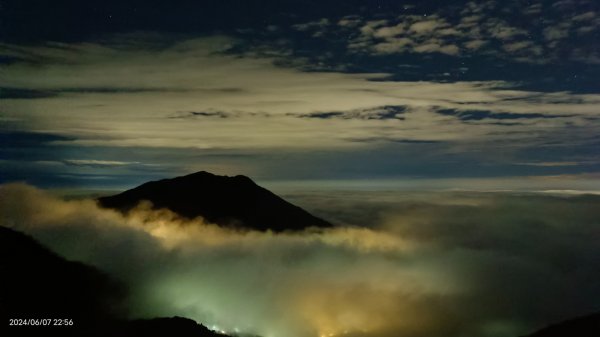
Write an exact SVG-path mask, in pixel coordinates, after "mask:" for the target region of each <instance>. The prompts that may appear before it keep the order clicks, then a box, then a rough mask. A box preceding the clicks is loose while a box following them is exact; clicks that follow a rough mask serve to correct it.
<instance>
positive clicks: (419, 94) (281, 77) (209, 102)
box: [0, 19, 600, 160]
mask: <svg viewBox="0 0 600 337" xmlns="http://www.w3.org/2000/svg"><path fill="white" fill-rule="evenodd" d="M428 20H433V19H428ZM427 22H429V21H427ZM379 24H382V23H381V22H380V23H378V24H377V25H379ZM377 25H374V24H373V26H374V27H378V26H377ZM421 26H422V25H421ZM421 26H417V27H415V28H413V29H416V30H418V31H420V32H422V31H424V30H425V31H426V30H427V29H426V28H427V27H429V24H428V25H425V26H423V27H421ZM436 27H437V26H436ZM373 29H376V28H373ZM373 34H374V33H373ZM386 34H387V33H386ZM136 36H137V37H139V36H141V37H144V35H143V34H138V35H131V36H125V37H119V38H115V39H114V40H113V41H112V42H108V43H104V44H97V43H80V44H58V43H49V44H47V45H44V46H37V47H31V46H29V47H25V46H16V45H4V46H3V55H5V56H11V57H16V58H17V61H15V62H13V63H11V64H5V65H3V66H2V72H3V74H4V75H5V76H3V77H2V80H1V81H0V86H2V87H7V88H12V89H11V90H28V91H32V92H33V91H39V92H42V93H43V92H52V93H53V95H52V96H49V97H45V96H43V95H40V96H39V97H38V96H36V97H35V98H29V99H24V98H13V99H11V98H8V99H5V100H4V102H3V111H2V112H1V114H2V118H3V119H5V120H7V121H9V122H7V123H6V124H5V125H4V126H3V127H4V128H9V130H10V129H14V128H20V129H23V130H26V131H29V132H38V133H45V134H56V135H58V136H61V137H69V140H67V141H57V142H56V143H60V144H73V145H81V146H109V147H165V148H168V147H178V148H196V149H218V148H229V149H230V148H236V149H240V148H244V149H265V148H279V149H281V148H284V149H289V148H303V149H319V148H329V149H332V148H344V147H356V146H357V145H358V146H360V145H359V143H357V142H353V141H348V139H351V140H352V139H366V138H373V137H376V138H379V139H386V138H387V139H390V140H391V141H393V140H396V139H407V140H414V141H423V140H426V141H429V140H435V141H441V140H445V141H458V142H470V143H481V142H494V141H496V140H498V138H502V139H503V140H510V139H511V138H513V137H514V139H515V140H516V142H515V144H519V145H523V146H524V145H526V144H531V143H530V142H528V141H527V138H530V137H531V136H533V135H535V138H536V139H539V138H544V137H553V138H554V139H555V140H557V141H559V140H564V141H565V142H566V141H570V140H571V138H572V137H581V136H582V135H586V134H592V133H595V131H596V128H597V121H595V120H594V119H591V118H588V117H591V116H595V115H597V109H596V106H597V104H598V102H600V96H599V95H593V94H588V95H583V94H581V95H577V94H571V93H569V92H554V93H539V92H530V91H523V90H509V88H510V86H511V83H506V82H501V81H488V82H454V83H438V82H397V81H386V80H385V79H386V76H388V75H386V74H347V73H336V72H327V73H324V72H302V71H299V70H296V69H293V68H285V67H279V66H275V65H274V64H273V61H274V60H273V59H269V58H255V57H250V56H248V55H246V56H243V57H240V56H239V55H238V56H236V55H234V54H231V53H230V52H229V51H230V48H231V46H233V45H235V44H236V43H237V41H236V40H235V39H232V38H229V37H225V36H220V37H206V38H198V39H192V40H183V41H178V42H174V43H171V44H166V45H165V43H164V38H160V37H156V36H153V37H152V38H146V39H147V40H144V39H143V38H140V39H141V40H138V39H136V38H135V37H136ZM140 41H141V42H140ZM507 46H508V47H507V48H517V46H515V45H507ZM421 47H422V48H425V49H430V48H438V47H440V48H444V46H443V45H440V44H438V43H437V42H431V44H428V45H424V46H421ZM519 49H520V48H519ZM39 64H43V66H42V67H40V66H39ZM99 88H102V89H101V90H100V89H99ZM29 96H32V94H30V95H29ZM33 96H35V95H33ZM390 106H403V107H405V110H406V111H407V113H403V114H402V116H401V117H402V118H370V117H369V118H337V119H335V118H297V117H298V116H317V115H318V114H320V113H329V112H340V113H341V114H343V115H344V116H350V115H357V114H358V115H369V114H377V113H376V112H374V111H377V110H378V109H379V110H381V109H384V110H385V109H386V107H390ZM436 109H455V110H479V111H488V112H487V113H488V114H490V115H494V114H497V113H506V114H514V116H517V114H522V115H523V116H524V117H525V116H530V115H531V114H544V115H547V116H556V117H561V118H552V119H550V118H547V119H537V120H535V121H532V120H530V121H529V123H526V124H524V125H520V126H519V125H516V126H514V127H512V128H511V132H510V133H507V132H504V131H505V130H506V129H505V127H503V126H501V125H497V124H494V123H485V121H482V123H468V124H467V123H463V122H462V121H461V120H457V119H454V118H449V117H448V116H442V115H440V114H438V113H436V112H435V111H436ZM361 111H364V113H363V112H361ZM369 111H371V112H369ZM205 117H206V118H205ZM210 117H218V118H210ZM573 132H575V133H576V135H575V136H574V135H573ZM97 160H104V159H103V158H97ZM106 160H108V159H106Z"/></svg>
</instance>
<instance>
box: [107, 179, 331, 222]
mask: <svg viewBox="0 0 600 337" xmlns="http://www.w3.org/2000/svg"><path fill="white" fill-rule="evenodd" d="M142 200H148V201H150V202H152V204H153V207H154V208H156V209H160V208H166V209H169V210H171V211H173V212H175V213H177V214H179V215H181V216H183V217H186V218H189V219H193V218H196V217H199V216H201V217H203V218H204V219H206V220H208V221H209V222H213V223H216V224H219V225H221V226H227V227H242V228H250V229H256V230H273V231H277V232H279V231H286V230H302V229H305V228H308V227H331V224H330V223H328V222H327V221H325V220H323V219H320V218H317V217H315V216H313V215H312V214H310V213H308V212H307V211H305V210H303V209H302V208H300V207H298V206H295V205H293V204H291V203H289V202H287V201H285V200H283V199H282V198H280V197H279V196H277V195H275V194H274V193H272V192H270V191H268V190H267V189H265V188H262V187H260V186H258V185H257V184H256V183H255V182H254V181H252V179H250V178H249V177H247V176H244V175H236V176H233V177H230V176H220V175H215V174H212V173H210V172H206V171H199V172H196V173H192V174H188V175H185V176H181V177H176V178H171V179H163V180H159V181H152V182H148V183H145V184H142V185H140V186H138V187H136V188H133V189H131V190H128V191H125V192H123V193H120V194H117V195H114V196H110V197H103V198H99V199H98V201H99V203H100V205H101V206H103V207H107V208H113V209H117V210H119V211H121V212H124V213H126V212H128V211H129V210H131V209H132V208H134V207H135V206H136V205H137V204H139V203H140V202H141V201H142Z"/></svg>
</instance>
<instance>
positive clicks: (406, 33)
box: [348, 1, 600, 64]
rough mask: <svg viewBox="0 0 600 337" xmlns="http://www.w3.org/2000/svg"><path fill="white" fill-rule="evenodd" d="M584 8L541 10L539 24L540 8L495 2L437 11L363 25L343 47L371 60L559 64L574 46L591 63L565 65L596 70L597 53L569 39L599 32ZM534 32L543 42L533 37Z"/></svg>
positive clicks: (598, 22) (572, 57)
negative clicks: (427, 56)
mask: <svg viewBox="0 0 600 337" xmlns="http://www.w3.org/2000/svg"><path fill="white" fill-rule="evenodd" d="M584 4H589V2H587V1H582V2H581V3H580V4H579V5H574V4H572V5H571V8H569V10H568V11H565V10H564V9H562V8H560V6H553V7H552V8H546V11H545V12H544V15H543V16H544V20H538V18H537V17H539V15H540V13H541V10H542V7H543V6H542V3H541V2H534V3H532V4H531V5H530V6H528V7H527V8H526V9H523V8H522V5H521V4H517V3H516V2H511V3H508V4H506V5H505V6H504V7H501V6H499V3H498V2H496V1H485V2H480V3H474V2H469V3H467V4H466V5H465V6H463V8H462V9H460V10H459V8H458V7H456V8H449V7H441V8H438V9H437V10H434V11H433V13H431V12H428V13H422V14H421V15H415V14H405V13H402V14H400V15H399V16H395V17H391V16H390V17H389V18H386V19H379V20H367V19H365V20H363V23H362V26H360V27H358V26H357V33H359V34H358V35H356V36H357V37H355V38H352V39H351V40H350V41H349V42H348V48H349V49H350V50H351V51H352V52H354V53H366V54H371V55H390V54H410V53H440V54H445V55H450V56H456V57H459V56H471V57H473V56H475V57H477V56H479V57H486V58H487V57H490V56H493V57H495V58H498V59H507V60H511V61H514V62H518V63H533V64H552V63H561V62H564V60H565V55H568V54H571V50H572V49H573V46H577V48H580V49H583V50H585V53H586V54H589V55H590V57H577V56H576V55H574V54H571V55H569V56H568V60H570V61H575V62H580V63H588V64H595V63H596V62H595V61H594V60H595V59H594V58H593V57H591V56H592V55H595V56H596V57H598V55H597V54H598V51H597V50H596V49H595V48H594V47H591V46H590V45H589V44H586V43H585V42H584V41H586V40H585V39H581V38H578V37H576V36H575V34H574V33H575V31H577V32H579V34H590V33H592V32H594V31H597V30H598V29H600V18H598V16H597V15H596V12H594V11H589V10H588V11H585V9H586V8H587V7H589V6H586V5H584ZM555 5H556V4H555ZM508 12H510V13H511V14H510V15H507V13H508ZM533 17H535V18H533ZM523 22H527V25H524V24H523ZM539 31H542V36H543V39H542V38H540V37H538V36H539ZM460 46H464V47H466V49H465V50H462V49H461V47H460ZM515 51H520V52H521V53H517V54H515Z"/></svg>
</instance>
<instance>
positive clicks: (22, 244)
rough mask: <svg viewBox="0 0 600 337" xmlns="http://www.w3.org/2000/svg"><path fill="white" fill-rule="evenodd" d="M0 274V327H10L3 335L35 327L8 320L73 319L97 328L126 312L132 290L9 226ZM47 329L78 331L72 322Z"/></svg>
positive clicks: (2, 236) (1, 246) (2, 240)
mask: <svg viewBox="0 0 600 337" xmlns="http://www.w3.org/2000/svg"><path fill="white" fill-rule="evenodd" d="M0 274H1V275H2V276H1V277H0V317H1V318H2V319H3V321H2V324H1V327H0V329H3V328H4V329H6V328H10V331H9V332H10V333H9V334H2V333H0V335H5V336H12V335H17V333H26V331H25V330H28V329H30V328H31V327H28V326H8V319H9V318H22V319H25V318H51V319H71V320H72V321H73V323H74V324H76V325H77V329H80V328H83V327H86V328H89V329H90V330H94V327H95V326H103V325H104V323H105V322H108V321H113V320H114V319H116V318H117V317H118V316H120V315H121V314H123V312H122V310H124V307H123V305H124V300H125V298H126V293H127V292H126V289H125V288H124V287H123V286H122V285H120V284H119V283H117V282H115V281H114V280H112V279H110V278H109V277H108V276H107V275H106V274H104V273H103V272H101V271H99V270H97V269H95V268H93V267H90V266H87V265H84V264H82V263H79V262H72V261H67V260H65V259H64V258H62V257H60V256H58V255H56V254H55V253H53V252H52V251H50V250H48V249H47V248H45V247H44V246H42V245H41V244H39V243H38V242H37V241H35V240H34V239H33V238H31V237H29V236H27V235H25V234H23V233H20V232H17V231H15V230H13V229H10V228H6V227H0ZM45 328H53V329H54V330H55V332H56V333H58V334H63V335H68V334H69V332H73V331H74V329H73V328H72V327H70V326H51V327H45ZM40 329H41V327H40ZM0 332H1V331H0Z"/></svg>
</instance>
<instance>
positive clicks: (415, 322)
mask: <svg viewBox="0 0 600 337" xmlns="http://www.w3.org/2000/svg"><path fill="white" fill-rule="evenodd" d="M343 195H345V197H343V198H342V197H341V195H331V194H330V195H322V196H321V197H320V198H321V201H323V200H329V202H328V205H329V207H328V210H329V211H330V212H331V213H332V214H338V215H340V214H341V215H346V217H347V218H348V219H352V218H353V217H352V214H353V213H354V214H360V213H361V212H362V214H363V218H364V219H365V220H367V221H366V222H370V226H371V227H372V228H371V229H367V228H363V227H338V228H335V229H333V230H327V231H324V232H305V233H296V234H292V233H287V234H280V235H275V234H272V233H258V232H237V231H230V230H226V229H222V228H219V227H216V226H214V225H211V224H208V223H205V222H203V221H202V219H196V220H194V221H184V220H181V219H179V218H178V217H177V216H175V215H174V214H172V213H170V212H168V211H150V210H149V208H148V207H147V205H145V206H144V205H141V206H140V207H139V208H138V209H137V210H135V211H134V212H133V213H131V214H130V215H128V216H122V215H120V214H117V213H115V212H112V211H108V210H102V209H98V208H97V206H96V205H95V203H94V202H93V201H91V200H71V201H65V200H62V199H60V198H57V197H53V196H51V195H49V194H47V193H46V192H43V191H40V190H36V189H35V188H32V187H30V186H26V185H19V184H12V185H3V186H2V187H1V188H0V213H2V214H3V217H2V225H4V226H8V227H12V228H15V229H18V230H21V231H24V232H26V233H29V234H31V235H33V236H34V237H36V238H37V239H39V240H40V241H41V242H43V243H44V244H46V245H48V246H49V247H51V248H52V249H54V250H56V251H57V252H59V253H60V254H62V255H64V256H66V257H68V258H70V259H76V260H80V261H84V262H86V263H90V264H93V265H95V266H98V267H100V268H102V269H104V270H106V271H108V272H109V273H111V274H112V275H113V276H115V277H117V278H119V279H121V280H122V281H125V282H127V283H129V284H130V285H132V286H133V287H132V288H133V290H134V291H133V294H132V298H133V300H132V303H131V305H132V309H133V315H134V316H139V315H142V316H153V315H174V314H178V315H184V316H188V317H191V318H194V319H197V320H199V321H201V322H203V323H205V324H207V325H209V326H214V327H215V328H218V329H222V330H226V331H234V332H235V331H236V330H237V331H242V332H250V333H257V334H260V335H263V336H293V337H305V336H307V337H308V336H329V335H342V334H346V335H348V336H398V335H402V334H409V335H411V336H433V335H440V334H443V335H445V336H490V337H492V336H508V335H510V336H515V335H518V334H520V333H523V332H526V331H528V330H531V329H533V328H535V327H538V326H541V325H545V324H546V323H548V322H552V321H555V320H559V319H562V318H565V317H568V316H572V315H576V314H581V313H586V312H588V311H592V310H597V309H598V308H597V307H595V306H596V305H597V303H598V298H599V296H600V289H599V288H598V284H597V282H595V280H596V279H597V278H598V276H599V275H598V271H597V269H596V268H595V266H597V262H598V261H597V258H596V257H597V256H600V255H599V253H600V252H599V251H598V246H597V245H596V243H595V241H594V238H595V237H597V235H598V234H600V233H598V232H597V228H598V227H597V219H598V217H599V214H598V210H597V207H595V205H597V202H598V200H597V198H593V197H589V196H584V197H576V198H564V197H560V198H556V197H522V196H511V195H496V194H475V195H469V194H462V195H461V194H437V195H432V194H423V195H415V194H413V195H411V196H408V195H406V194H402V195H392V194H389V193H379V194H377V193H374V192H370V194H360V193H359V194H348V193H345V194H343ZM304 203H310V200H309V199H304ZM317 204H319V205H321V206H322V205H323V204H322V203H321V202H319V203H317ZM357 212H358V213H357ZM359 220H360V218H354V221H353V223H354V224H357V223H358V222H360V221H359ZM115 256H118V258H115Z"/></svg>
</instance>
